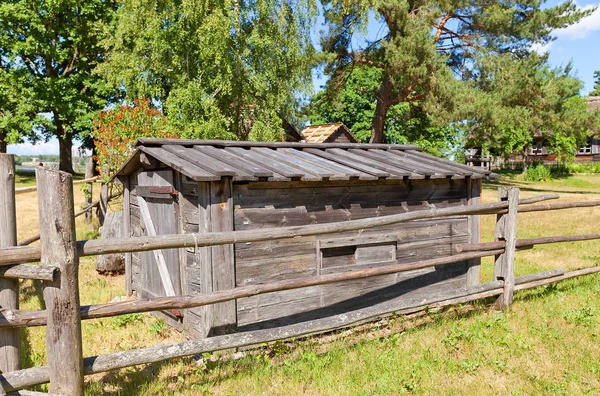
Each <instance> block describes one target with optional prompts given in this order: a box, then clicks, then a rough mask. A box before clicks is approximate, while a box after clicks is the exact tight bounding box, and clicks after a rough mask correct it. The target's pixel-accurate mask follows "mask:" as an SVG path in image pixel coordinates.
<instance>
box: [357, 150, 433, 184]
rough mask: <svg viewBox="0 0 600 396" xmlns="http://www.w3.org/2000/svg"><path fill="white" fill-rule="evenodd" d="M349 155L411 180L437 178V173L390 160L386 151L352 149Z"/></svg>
mask: <svg viewBox="0 0 600 396" xmlns="http://www.w3.org/2000/svg"><path fill="white" fill-rule="evenodd" d="M347 153H350V154H354V155H356V156H357V157H360V158H361V159H362V160H363V161H372V162H370V163H372V164H373V165H374V164H379V165H378V167H381V168H382V169H385V170H387V171H390V172H395V173H397V174H400V175H406V177H408V178H410V179H424V178H425V177H431V176H435V172H431V171H430V170H427V169H423V167H421V168H417V167H411V166H408V165H406V164H404V163H403V162H402V161H393V160H390V159H389V157H388V156H387V152H386V151H384V150H359V149H350V150H348V151H347Z"/></svg>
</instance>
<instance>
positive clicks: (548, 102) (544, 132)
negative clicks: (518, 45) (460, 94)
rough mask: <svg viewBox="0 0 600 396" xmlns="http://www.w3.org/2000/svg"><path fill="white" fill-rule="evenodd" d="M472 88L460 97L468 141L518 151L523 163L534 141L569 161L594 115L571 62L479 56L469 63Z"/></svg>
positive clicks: (497, 152)
mask: <svg viewBox="0 0 600 396" xmlns="http://www.w3.org/2000/svg"><path fill="white" fill-rule="evenodd" d="M472 71H473V76H472V78H473V80H472V83H471V84H472V85H473V86H474V88H476V89H473V90H472V91H471V96H470V97H466V98H464V99H463V103H464V108H463V110H464V114H465V115H466V118H465V125H466V126H465V127H466V128H467V129H468V130H469V132H470V140H471V144H472V145H474V146H481V147H484V148H485V149H486V150H488V151H489V152H491V153H492V154H494V155H503V156H507V155H509V154H512V153H521V154H522V155H523V157H524V163H525V167H526V166H527V164H528V162H529V161H528V152H529V149H530V148H531V146H532V144H533V142H534V140H536V139H537V140H540V141H545V146H546V147H548V148H549V149H550V151H551V152H553V153H555V154H557V155H558V157H559V159H563V160H569V159H571V158H572V157H573V156H574V153H575V152H576V151H577V148H578V147H579V146H580V145H581V144H583V143H584V142H585V141H586V139H587V138H588V137H590V131H593V130H594V129H595V128H596V127H597V120H595V118H594V116H593V114H591V113H589V112H588V111H587V104H586V102H585V100H584V99H583V98H582V97H581V96H580V95H579V92H580V90H581V88H582V87H583V84H582V82H581V81H580V80H578V79H577V78H575V77H574V76H573V75H572V66H571V65H570V64H569V65H567V66H565V67H559V68H551V67H550V66H549V65H548V62H547V59H546V57H540V56H538V55H536V54H534V53H532V54H528V55H527V56H524V57H521V56H519V55H517V54H503V55H500V56H497V55H496V56H489V55H486V54H484V55H482V56H480V57H479V58H478V59H477V60H476V63H475V65H474V66H473V69H472Z"/></svg>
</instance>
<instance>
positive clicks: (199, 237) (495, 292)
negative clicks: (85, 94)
mask: <svg viewBox="0 0 600 396" xmlns="http://www.w3.org/2000/svg"><path fill="white" fill-rule="evenodd" d="M36 172H37V175H38V176H39V179H40V180H41V181H42V182H44V180H45V184H42V187H43V188H40V191H45V193H43V194H40V200H39V202H40V215H42V213H43V214H44V216H43V217H44V219H47V220H48V221H45V222H44V227H45V228H44V229H45V230H46V231H45V233H44V234H43V235H42V242H44V248H43V249H44V251H42V247H41V246H39V245H37V246H19V247H7V248H3V249H0V278H16V279H40V280H45V281H47V282H46V283H44V284H43V286H44V288H45V290H44V298H45V301H46V304H47V306H48V309H47V310H37V311H20V310H18V309H5V310H3V311H2V312H0V331H4V332H9V331H18V330H15V329H16V328H19V327H31V326H47V329H46V330H47V346H46V347H47V351H48V352H47V358H48V365H47V366H41V367H35V368H28V369H24V370H17V371H11V372H5V373H2V374H0V383H1V385H2V388H3V390H4V391H14V390H18V389H22V388H25V387H29V386H34V385H38V384H42V383H46V382H51V385H50V391H51V392H52V391H54V392H55V393H64V394H81V393H82V391H83V385H82V384H83V379H82V378H83V374H85V375H89V374H94V373H100V372H105V371H109V370H115V369H119V368H124V367H129V366H133V365H139V364H147V363H154V362H160V361H163V360H167V359H172V358H177V357H184V356H189V355H195V354H201V353H205V352H213V351H217V350H222V349H229V348H237V347H244V346H251V345H259V344H262V343H265V342H272V341H277V340H283V339H290V338H298V337H303V336H306V335H310V334H316V333H323V332H327V331H332V330H336V329H340V328H343V327H348V326H353V325H357V324H360V323H364V322H367V321H370V320H373V319H375V318H378V317H384V316H387V315H392V314H408V313H415V312H419V311H423V310H426V309H428V308H441V307H444V306H448V305H452V304H460V303H466V302H470V301H474V300H478V299H483V298H488V297H494V296H500V298H498V300H497V302H496V303H497V308H506V307H508V306H510V304H511V303H512V293H513V292H514V291H520V290H526V289H529V288H533V287H538V286H541V285H546V284H550V283H553V282H559V281H562V280H565V279H569V278H573V277H576V276H582V275H588V274H593V273H598V272H600V266H597V267H593V268H586V269H582V270H578V271H571V272H566V273H565V271H564V270H561V269H558V270H551V271H544V272H540V273H535V274H529V275H526V276H522V277H516V278H515V277H514V272H515V271H514V252H515V250H518V249H526V248H530V247H532V246H535V245H537V244H546V243H558V242H572V241H584V240H593V239H600V234H587V235H572V236H550V237H543V238H528V239H517V238H516V214H517V212H518V213H527V212H537V211H548V210H559V209H569V208H582V207H594V206H600V201H590V202H575V203H558V204H546V203H544V204H537V205H533V204H536V203H540V202H544V201H547V200H551V199H556V198H558V197H559V196H558V194H546V195H542V196H538V197H534V198H526V199H520V200H518V194H519V191H518V189H510V190H506V189H502V188H501V189H500V190H499V199H500V201H499V202H495V203H490V204H481V205H480V204H476V205H467V206H458V207H447V208H433V209H425V210H418V211H413V212H406V213H401V214H396V215H390V216H381V217H376V218H369V219H360V220H350V221H344V222H336V223H321V224H312V225H306V226H295V227H282V228H276V229H273V228H272V229H261V230H252V231H228V232H211V233H203V234H200V233H197V234H184V235H181V234H172V235H160V236H155V237H129V238H121V239H107V240H89V241H78V242H75V238H74V218H75V217H76V216H79V215H81V214H83V213H85V212H86V211H90V210H91V209H92V208H93V207H95V206H98V205H99V204H100V202H99V201H97V202H93V203H90V204H88V205H87V206H86V207H85V208H83V209H82V210H81V211H80V212H78V213H74V209H73V203H72V184H77V183H90V182H93V181H94V180H96V179H97V178H87V179H85V180H81V181H78V182H74V183H71V177H70V176H69V175H66V174H64V173H62V172H58V173H56V172H55V171H50V170H45V169H43V168H38V169H37V171H36ZM50 180H53V181H54V182H52V183H50V182H49V181H50ZM25 189H29V190H28V191H33V189H31V188H30V187H27V188H25ZM25 189H21V191H20V192H26V191H23V190H25ZM34 189H35V188H34ZM65 191H66V192H65ZM69 191H70V198H71V201H68V200H67V199H62V198H65V196H66V195H69V194H67V193H68V192H69ZM104 191H105V195H104V198H107V197H108V193H107V192H106V191H107V190H106V189H104ZM41 195H44V197H43V198H42V197H41ZM60 197H62V198H60ZM112 198H114V197H110V199H112ZM90 201H91V199H90ZM88 202H89V201H88ZM55 203H56V205H55ZM104 203H106V199H105V200H104ZM488 214H490V215H493V214H495V215H497V218H496V219H497V220H496V232H495V238H496V240H495V242H488V243H469V244H461V245H456V246H455V247H454V249H455V252H454V253H453V254H451V255H449V256H445V257H437V258H435V259H428V260H420V261H414V262H411V263H405V264H398V263H397V261H390V262H388V263H379V264H380V266H378V267H375V268H366V269H360V270H355V271H348V272H338V273H332V274H325V275H316V276H307V277H302V278H297V279H288V280H281V281H274V282H269V283H264V284H255V285H250V286H241V287H233V288H231V289H229V290H219V291H215V292H210V293H204V294H200V295H186V296H172V297H157V298H149V299H140V300H130V301H123V302H114V303H107V304H95V305H88V306H81V307H80V306H79V298H78V293H79V289H78V283H77V268H78V261H79V257H80V256H94V255H102V254H113V253H124V252H142V251H150V250H158V249H172V248H200V247H206V246H216V245H228V244H236V243H246V242H260V241H266V240H272V239H288V238H299V237H309V236H317V235H327V234H334V233H341V232H348V231H361V230H364V229H368V228H374V227H382V226H387V225H392V224H398V223H403V222H408V221H415V220H424V219H436V218H443V217H451V216H466V215H488ZM49 216H50V217H49ZM51 219H54V220H51ZM41 223H42V221H41ZM59 223H60V224H59ZM65 224H67V225H69V224H70V226H69V227H70V228H69V229H66V228H65V229H63V228H61V227H64V225H65ZM66 231H68V232H66ZM36 237H38V238H39V236H36ZM36 237H32V238H29V239H30V240H31V239H33V238H36ZM469 240H472V239H469ZM33 241H34V240H32V241H31V242H33ZM24 242H25V241H24ZM31 242H29V243H31ZM22 243H23V242H22ZM61 249H62V250H61ZM57 252H58V253H57ZM42 253H43V254H42ZM63 253H64V254H63ZM486 256H495V258H496V263H495V272H494V278H493V280H492V281H491V282H488V283H484V284H478V285H472V283H471V284H470V283H468V282H467V287H461V288H452V289H449V290H442V291H437V292H435V293H432V294H428V295H427V296H425V297H423V296H421V297H412V296H405V298H403V299H401V301H397V300H394V301H384V302H380V303H377V304H374V305H371V306H369V307H366V308H361V309H358V310H355V311H350V312H345V313H343V314H336V315H332V316H327V317H323V318H319V319H314V320H309V321H305V322H301V323H295V324H291V325H285V326H281V327H276V328H271V329H261V330H254V331H244V332H240V333H233V334H228V335H218V336H214V337H209V338H206V339H203V340H196V341H185V342H180V343H176V344H170V345H161V346H156V347H149V348H141V349H134V350H129V351H123V352H117V353H110V354H106V355H99V356H94V357H88V358H85V359H83V358H82V356H81V328H80V326H81V320H82V319H96V318H105V317H111V316H117V315H124V314H131V313H139V312H152V311H165V310H170V309H187V308H194V307H201V306H206V305H212V304H217V303H223V302H226V301H231V300H236V299H240V298H247V297H252V296H256V295H260V294H265V293H273V292H279V291H285V290H292V289H299V288H305V287H311V286H320V285H329V284H333V283H337V282H347V281H353V280H359V279H365V278H370V277H375V276H384V275H390V274H395V273H401V272H407V271H414V270H419V269H425V268H430V267H436V266H441V265H447V264H451V263H456V262H463V261H464V262H468V261H469V260H474V259H479V258H481V257H486ZM40 259H41V261H42V263H43V264H44V265H29V264H25V263H28V262H35V261H40ZM54 265H56V266H58V267H54ZM59 268H60V269H59ZM52 296H55V297H56V298H54V297H52ZM58 297H60V298H61V299H63V300H64V301H65V302H67V301H68V302H69V303H68V304H66V305H64V306H63V305H60V304H58V305H53V304H57V302H58V300H57V298H58ZM61 301H62V300H61ZM498 304H499V305H498ZM67 306H68V311H69V315H70V316H69V319H70V320H71V322H69V323H67V322H68V321H67V322H65V321H64V320H62V319H61V318H62V316H61V315H62V313H61V312H62V311H61V310H62V308H65V307H67ZM59 311H61V312H59ZM67 333H69V337H70V338H65V334H67ZM48 337H49V338H48ZM59 339H60V340H59ZM67 339H69V340H72V341H73V342H66V341H65V340H67ZM52 340H58V341H57V342H53V341H52ZM61 340H62V341H61ZM76 343H77V344H78V345H79V346H77V345H75V344H76ZM69 348H71V350H72V353H71V354H70V355H69V354H68V353H67V352H68V351H69ZM65 351H67V352H65ZM67 355H69V356H71V357H67V358H65V357H64V356H67ZM67 366H68V367H70V368H69V369H65V367H67ZM71 373H74V374H73V375H71ZM75 374H76V375H75ZM70 377H72V378H70ZM75 377H77V378H75ZM1 391H2V389H0V394H1V393H2V392H1Z"/></svg>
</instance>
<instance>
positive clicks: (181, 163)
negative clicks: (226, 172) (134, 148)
mask: <svg viewBox="0 0 600 396" xmlns="http://www.w3.org/2000/svg"><path fill="white" fill-rule="evenodd" d="M140 150H141V151H143V152H145V153H147V154H149V155H151V156H152V157H154V158H156V159H157V160H159V161H160V162H162V163H164V164H166V165H168V166H169V167H171V168H173V169H175V170H176V171H178V172H181V173H183V174H184V175H186V176H188V177H189V178H191V179H193V180H196V181H209V180H218V179H220V176H218V175H215V174H214V173H212V172H208V171H206V170H205V169H203V168H200V167H198V166H196V165H194V164H192V163H190V162H188V161H185V160H183V159H182V158H180V157H179V156H177V155H175V154H173V153H171V152H169V151H167V150H164V149H162V148H159V147H140ZM140 184H142V183H140Z"/></svg>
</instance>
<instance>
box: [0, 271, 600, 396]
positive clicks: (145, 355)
mask: <svg viewBox="0 0 600 396" xmlns="http://www.w3.org/2000/svg"><path fill="white" fill-rule="evenodd" d="M598 272H600V266H598V267H593V268H587V269H585V270H580V271H573V272H567V273H565V272H564V271H562V270H551V271H545V272H541V273H537V274H530V275H526V276H522V277H517V278H515V291H520V290H526V289H531V288H534V287H538V286H540V285H544V284H549V283H554V282H560V281H562V280H565V279H570V278H573V277H577V276H582V275H589V274H593V273H598ZM503 291H504V289H503V287H502V282H501V281H492V282H488V283H484V284H482V285H478V286H472V287H467V288H461V289H460V290H457V291H455V292H454V293H453V295H452V296H447V295H438V296H435V297H430V298H421V299H411V300H408V301H406V302H405V303H404V304H403V306H398V305H395V306H393V307H391V306H390V305H385V304H380V305H375V306H372V307H369V308H366V309H362V310H359V311H353V312H349V313H344V314H339V315H334V316H332V317H328V318H324V319H317V320H313V321H308V322H302V323H296V324H292V325H287V326H282V327H278V328H274V329H264V330H255V331H249V332H243V333H235V334H228V335H223V336H215V337H209V338H206V339H203V340H194V341H184V342H180V343H175V344H168V345H160V346H155V347H149V348H140V349H133V350H128V351H122V352H115V353H110V354H106V355H99V356H92V357H87V358H84V359H83V370H84V374H85V375H91V374H97V373H102V372H106V371H111V370H117V369H121V368H125V367H130V366H135V365H140V364H148V363H157V362H161V361H165V360H168V359H174V358H181V357H186V356H192V355H198V354H202V353H209V352H215V351H219V350H223V349H231V348H241V347H246V346H252V345H260V344H263V343H268V342H273V341H278V340H285V339H291V338H300V337H303V336H308V335H313V334H319V333H324V332H328V331H333V330H337V329H340V328H344V327H349V326H354V325H358V324H361V323H365V322H368V321H370V320H373V319H375V318H379V317H384V316H386V315H390V314H399V315H405V314H411V313H415V312H419V311H423V310H425V309H438V308H443V307H446V306H449V305H456V304H464V303H467V302H471V301H475V300H481V299H485V298H489V297H494V296H498V295H501V294H502V293H503ZM49 380H50V374H49V369H48V367H47V366H41V367H34V368H28V369H24V370H19V371H15V372H10V373H5V374H0V382H1V383H2V385H3V386H4V389H5V390H7V391H12V390H17V389H22V388H26V387H30V386H35V385H39V384H43V383H47V382H49Z"/></svg>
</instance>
